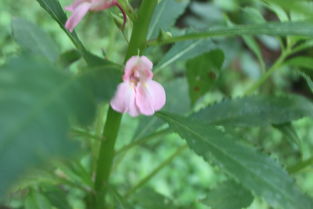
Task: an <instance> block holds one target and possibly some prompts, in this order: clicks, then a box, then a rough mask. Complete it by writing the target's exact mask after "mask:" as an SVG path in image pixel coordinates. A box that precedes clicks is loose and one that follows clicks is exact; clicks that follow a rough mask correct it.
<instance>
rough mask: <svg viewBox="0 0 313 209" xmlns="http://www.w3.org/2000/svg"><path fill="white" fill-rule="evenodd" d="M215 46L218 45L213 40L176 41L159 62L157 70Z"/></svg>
mask: <svg viewBox="0 0 313 209" xmlns="http://www.w3.org/2000/svg"><path fill="white" fill-rule="evenodd" d="M215 48H216V46H215V44H214V43H213V42H212V41H211V40H197V41H184V42H179V43H176V44H175V45H174V46H173V47H172V48H171V49H170V50H169V51H168V52H167V53H166V54H165V55H164V57H163V58H162V59H161V61H160V62H159V63H158V64H157V66H156V71H159V70H161V69H163V68H165V67H167V66H169V65H171V64H173V63H174V62H177V61H182V60H187V59H191V58H193V57H196V56H198V55H201V54H203V53H205V52H208V51H211V50H213V49H215Z"/></svg>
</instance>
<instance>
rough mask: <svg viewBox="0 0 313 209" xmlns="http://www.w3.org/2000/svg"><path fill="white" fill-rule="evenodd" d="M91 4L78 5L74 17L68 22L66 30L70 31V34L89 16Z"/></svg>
mask: <svg viewBox="0 0 313 209" xmlns="http://www.w3.org/2000/svg"><path fill="white" fill-rule="evenodd" d="M90 6H91V4H90V3H87V2H84V3H82V4H80V5H78V6H77V7H76V8H75V9H74V11H73V14H72V16H71V17H70V18H69V19H68V20H67V21H66V23H65V28H66V29H68V30H69V31H70V32H72V31H73V29H74V28H75V27H76V26H77V25H78V23H79V22H80V21H81V19H82V18H83V17H84V16H85V15H86V14H87V12H88V10H89V9H90Z"/></svg>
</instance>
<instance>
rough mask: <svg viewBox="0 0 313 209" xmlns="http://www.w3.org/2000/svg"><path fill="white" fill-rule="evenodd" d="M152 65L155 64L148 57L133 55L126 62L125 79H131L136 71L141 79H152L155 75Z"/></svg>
mask: <svg viewBox="0 0 313 209" xmlns="http://www.w3.org/2000/svg"><path fill="white" fill-rule="evenodd" d="M152 67H153V64H152V62H151V61H150V60H149V59H148V58H147V57H145V56H141V57H140V56H133V57H131V58H130V59H129V60H128V61H127V63H126V66H125V73H124V76H123V80H124V81H129V80H130V78H131V76H132V75H133V73H134V71H136V72H135V73H136V75H138V76H139V77H140V80H141V81H146V80H151V79H152V77H153V73H152Z"/></svg>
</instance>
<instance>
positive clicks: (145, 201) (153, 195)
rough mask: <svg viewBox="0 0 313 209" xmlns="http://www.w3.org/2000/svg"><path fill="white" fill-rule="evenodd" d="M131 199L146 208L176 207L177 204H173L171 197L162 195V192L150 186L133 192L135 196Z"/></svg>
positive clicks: (173, 208)
mask: <svg viewBox="0 0 313 209" xmlns="http://www.w3.org/2000/svg"><path fill="white" fill-rule="evenodd" d="M133 199H134V201H136V202H137V204H138V205H140V206H141V208H147V209H160V208H164V209H167V208H168V209H175V208H178V207H177V206H175V204H174V203H173V201H172V200H171V199H169V198H167V197H165V196H163V195H162V194H160V193H158V192H156V191H154V190H153V189H150V188H144V189H141V190H140V191H139V192H138V193H137V194H135V197H134V198H133Z"/></svg>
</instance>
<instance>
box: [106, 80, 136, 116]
mask: <svg viewBox="0 0 313 209" xmlns="http://www.w3.org/2000/svg"><path fill="white" fill-rule="evenodd" d="M111 107H112V108H113V109H114V110H115V111H117V112H121V113H129V115H131V116H133V117H135V116H138V115H139V111H138V108H137V106H136V104H135V88H134V87H133V86H132V84H131V83H130V82H123V83H121V84H119V85H118V87H117V91H116V93H115V96H114V98H113V99H112V100H111Z"/></svg>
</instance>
